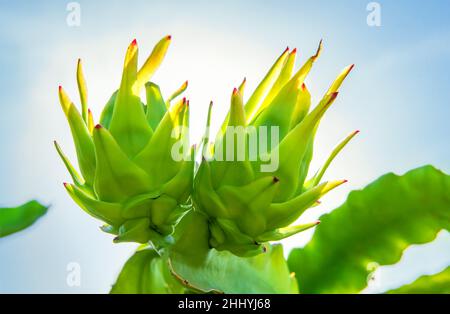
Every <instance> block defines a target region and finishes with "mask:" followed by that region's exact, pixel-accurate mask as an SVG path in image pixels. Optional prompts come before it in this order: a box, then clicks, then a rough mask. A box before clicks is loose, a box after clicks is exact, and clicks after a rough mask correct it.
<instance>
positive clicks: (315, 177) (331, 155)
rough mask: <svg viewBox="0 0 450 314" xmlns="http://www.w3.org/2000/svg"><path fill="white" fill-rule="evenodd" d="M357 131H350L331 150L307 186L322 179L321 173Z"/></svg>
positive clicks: (314, 184)
mask: <svg viewBox="0 0 450 314" xmlns="http://www.w3.org/2000/svg"><path fill="white" fill-rule="evenodd" d="M358 133H359V130H356V131H353V132H352V133H350V134H349V135H348V136H347V137H346V138H345V139H344V140H342V141H341V142H340V143H339V144H338V145H337V146H336V147H335V148H334V149H333V151H332V152H331V154H330V156H329V157H328V158H327V160H326V161H325V163H324V165H323V166H322V167H321V168H320V170H319V171H318V172H317V174H316V175H315V176H314V177H313V178H312V179H311V182H310V183H308V184H307V186H316V185H317V184H319V182H320V180H322V177H323V175H324V174H325V172H326V171H327V169H328V167H329V166H330V164H331V163H332V162H333V160H334V158H336V156H337V155H338V154H339V153H340V152H341V151H342V149H343V148H344V147H345V146H346V145H347V144H348V143H349V142H350V141H351V140H352V139H353V138H354V137H355V135H356V134H358Z"/></svg>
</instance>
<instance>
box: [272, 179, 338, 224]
mask: <svg viewBox="0 0 450 314" xmlns="http://www.w3.org/2000/svg"><path fill="white" fill-rule="evenodd" d="M345 182H347V181H346V180H338V181H331V182H324V183H322V184H320V185H318V186H316V187H314V188H312V189H310V190H308V191H306V192H305V193H302V194H300V195H299V196H297V197H295V198H292V199H290V200H289V201H286V202H283V203H272V204H271V205H270V206H269V207H268V208H267V211H266V212H265V215H266V217H267V221H268V227H269V228H280V227H283V226H287V225H290V224H291V223H293V222H294V221H295V220H297V218H298V217H300V215H301V214H303V212H304V211H305V210H307V209H308V208H309V207H311V206H312V205H313V204H314V203H315V202H317V201H318V200H319V199H320V198H321V197H322V196H324V195H325V194H326V193H328V192H329V191H331V190H332V189H334V188H336V187H338V186H340V185H341V184H343V183H345Z"/></svg>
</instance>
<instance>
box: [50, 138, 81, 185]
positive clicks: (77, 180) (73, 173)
mask: <svg viewBox="0 0 450 314" xmlns="http://www.w3.org/2000/svg"><path fill="white" fill-rule="evenodd" d="M53 144H54V145H55V148H56V151H57V152H58V155H59V157H61V159H62V161H63V162H64V165H65V166H66V168H67V171H69V174H70V176H71V177H72V180H73V182H74V183H75V184H76V185H77V186H83V185H84V183H85V182H84V179H83V178H82V177H81V176H80V175H79V174H78V171H77V170H76V169H75V168H74V167H73V166H72V164H71V163H70V161H69V159H68V158H67V156H66V155H65V154H64V153H63V151H62V149H61V147H60V146H59V145H58V143H57V142H56V141H53Z"/></svg>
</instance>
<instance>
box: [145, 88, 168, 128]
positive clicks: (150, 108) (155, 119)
mask: <svg viewBox="0 0 450 314" xmlns="http://www.w3.org/2000/svg"><path fill="white" fill-rule="evenodd" d="M145 92H146V93H145V94H146V96H147V112H146V116H147V121H148V123H149V124H150V127H151V128H152V130H153V131H154V130H156V128H157V127H158V124H159V122H160V121H161V119H162V118H163V117H164V114H165V113H166V112H167V105H166V103H165V102H164V99H163V97H162V95H161V90H160V89H159V86H158V85H156V84H155V83H152V82H148V83H146V84H145Z"/></svg>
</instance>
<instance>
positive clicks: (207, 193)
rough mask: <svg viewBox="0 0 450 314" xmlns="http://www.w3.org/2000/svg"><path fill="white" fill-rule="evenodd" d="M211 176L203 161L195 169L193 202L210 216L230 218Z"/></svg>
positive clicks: (207, 166)
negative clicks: (196, 169)
mask: <svg viewBox="0 0 450 314" xmlns="http://www.w3.org/2000/svg"><path fill="white" fill-rule="evenodd" d="M211 178H212V177H211V169H210V165H209V163H207V162H205V161H203V162H202V163H201V165H200V167H199V169H198V171H197V174H196V180H195V183H194V195H193V197H194V203H196V204H198V205H199V206H200V207H201V208H200V210H201V211H203V212H205V213H207V214H208V215H210V216H212V217H215V216H218V217H224V218H230V217H231V215H230V209H229V208H227V207H226V206H225V204H223V202H222V200H221V199H220V196H219V195H217V193H216V191H215V190H214V188H213V184H212V180H211Z"/></svg>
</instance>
